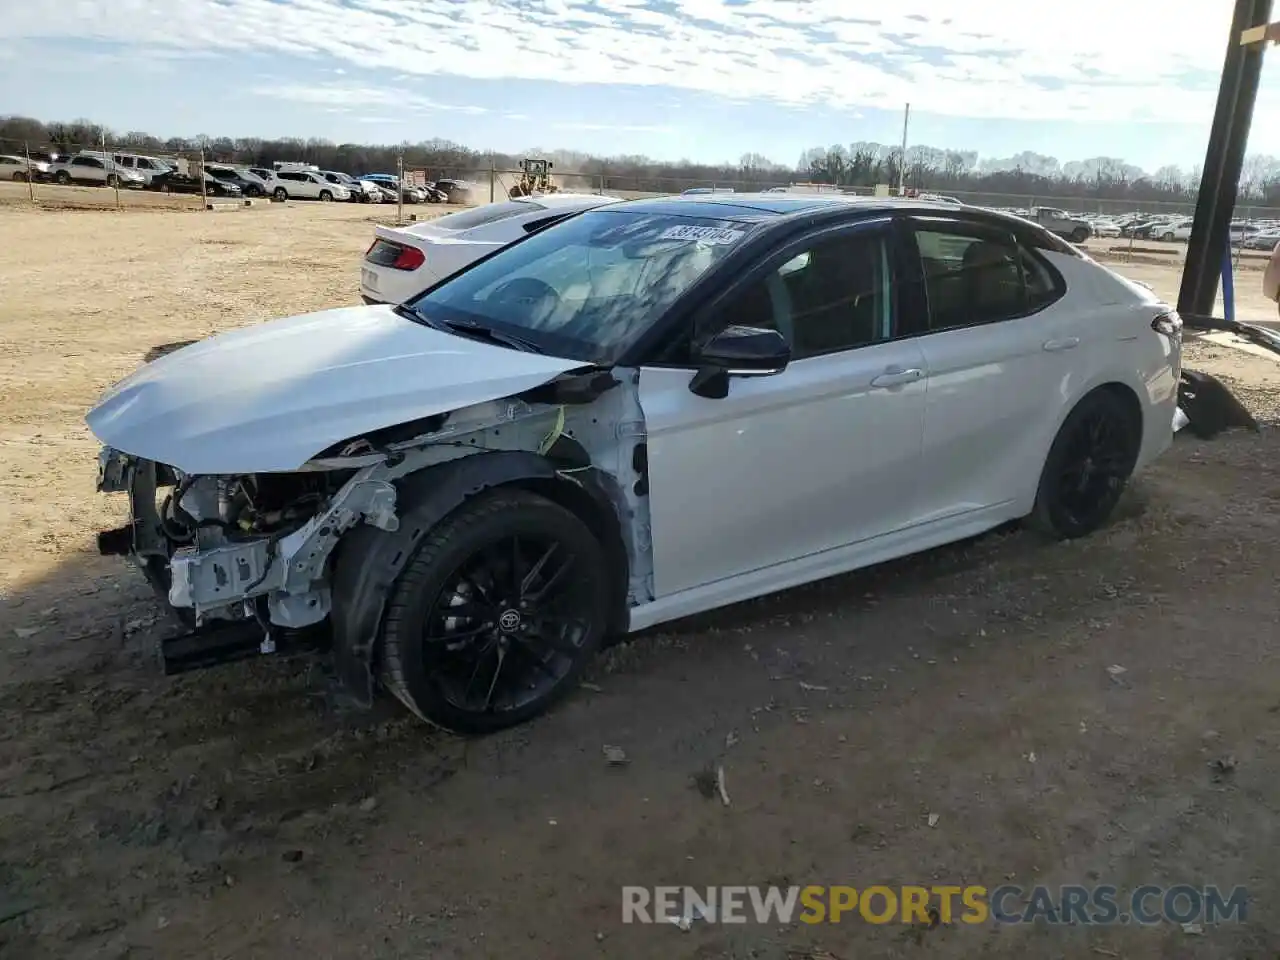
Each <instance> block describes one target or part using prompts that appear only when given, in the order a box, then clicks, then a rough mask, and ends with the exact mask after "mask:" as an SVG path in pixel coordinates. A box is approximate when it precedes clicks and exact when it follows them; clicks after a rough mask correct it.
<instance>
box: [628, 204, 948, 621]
mask: <svg viewBox="0 0 1280 960" xmlns="http://www.w3.org/2000/svg"><path fill="white" fill-rule="evenodd" d="M889 250H890V234H889V230H888V226H887V224H886V223H884V222H880V223H874V224H864V225H860V226H857V227H854V228H844V229H842V230H839V231H836V232H834V233H833V232H831V231H827V232H825V233H821V234H817V235H815V236H813V237H810V238H809V239H808V240H803V241H798V242H797V243H794V244H791V245H790V246H788V248H787V249H785V250H783V251H779V252H778V253H776V254H774V255H773V256H771V257H770V258H769V259H768V260H766V261H765V262H764V263H762V264H761V265H760V266H759V268H757V269H756V270H754V271H751V272H749V273H748V274H747V275H745V276H744V277H743V279H742V281H741V282H740V283H739V285H738V286H737V287H736V288H735V289H734V290H733V291H731V292H730V294H729V296H728V297H727V298H725V299H723V300H721V301H719V302H718V303H717V305H716V306H714V307H713V309H712V311H711V313H710V315H709V316H707V317H703V318H701V319H700V320H699V322H698V324H697V326H698V332H697V334H696V337H697V338H698V339H700V340H701V339H705V336H707V335H709V334H710V333H711V332H714V331H715V330H716V329H722V328H723V327H724V326H726V325H728V324H737V325H741V326H751V327H768V328H772V329H776V330H778V331H780V332H781V333H783V334H784V335H785V336H786V337H787V338H788V340H789V341H790V343H791V345H792V357H793V359H792V361H791V363H790V365H789V366H788V367H787V368H786V369H785V370H783V371H782V372H781V373H778V374H775V375H772V376H766V377H735V378H733V379H732V381H731V384H730V387H729V394H728V396H726V397H724V398H723V399H706V398H703V397H699V396H697V395H695V394H694V393H692V392H691V391H690V390H689V381H690V379H691V377H692V374H693V371H692V370H691V369H689V368H671V367H662V368H658V367H645V368H643V369H642V371H641V374H640V403H641V406H642V407H643V410H644V416H645V424H646V431H647V434H648V441H647V442H648V470H649V490H650V511H651V513H650V520H651V524H652V535H653V561H654V593H655V595H656V597H658V598H661V597H666V596H670V595H672V594H675V593H679V592H681V591H683V590H688V589H692V588H695V587H699V586H703V585H706V584H709V583H713V582H715V581H718V580H723V579H725V578H728V577H733V576H735V575H738V574H744V573H748V572H750V571H754V570H762V569H765V568H767V567H770V566H773V565H775V564H779V563H784V562H786V561H788V560H795V559H799V558H801V557H806V556H810V555H813V554H817V553H820V552H822V551H825V550H831V549H834V548H838V547H841V546H845V545H848V544H852V543H856V542H858V541H860V540H865V539H867V538H870V537H875V536H877V535H879V534H884V533H887V532H889V531H892V530H895V529H898V528H901V527H903V526H906V525H908V524H910V523H911V522H912V520H913V518H914V514H915V510H916V503H915V492H916V484H917V481H918V474H919V465H920V456H921V442H922V436H923V424H924V397H925V381H926V370H925V367H924V359H923V356H922V353H921V350H920V347H919V345H918V343H917V341H915V340H911V339H906V340H900V339H896V337H897V334H898V330H897V315H896V310H895V300H896V297H895V294H894V289H893V272H892V264H891V257H890V255H889Z"/></svg>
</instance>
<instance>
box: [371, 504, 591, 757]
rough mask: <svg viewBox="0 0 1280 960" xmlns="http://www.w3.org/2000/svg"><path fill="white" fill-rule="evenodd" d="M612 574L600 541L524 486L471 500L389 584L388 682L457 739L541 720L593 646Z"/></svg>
mask: <svg viewBox="0 0 1280 960" xmlns="http://www.w3.org/2000/svg"><path fill="white" fill-rule="evenodd" d="M608 569H609V568H608V564H607V562H606V557H605V553H604V550H603V549H602V547H601V545H600V542H599V541H598V540H597V539H596V537H595V535H594V534H592V532H591V531H590V529H588V527H587V526H586V525H585V524H584V523H583V522H582V520H580V519H579V518H578V517H577V516H576V515H575V514H573V513H571V512H570V511H568V510H566V509H565V508H564V507H561V506H560V505H559V504H556V503H553V502H552V501H550V500H547V499H546V498H544V497H540V496H537V495H536V494H532V493H528V492H526V491H522V490H499V491H495V492H493V493H491V494H487V495H481V496H478V497H476V498H475V499H474V500H472V501H471V502H469V503H467V504H466V505H464V506H463V507H461V508H459V509H458V511H457V512H455V513H454V514H453V515H452V516H450V517H449V518H447V519H446V520H444V521H443V522H442V523H440V524H439V525H438V526H437V527H436V528H435V529H433V530H432V531H431V532H430V533H428V534H427V535H426V536H425V537H423V539H422V541H421V544H420V546H419V547H418V550H417V553H416V554H415V556H414V557H413V559H412V560H411V561H410V562H409V565H408V566H407V567H406V568H405V571H404V573H403V574H401V576H400V579H399V580H398V581H397V583H396V586H395V588H394V592H393V594H392V598H391V603H390V606H389V612H388V614H387V620H386V627H385V630H384V634H383V674H384V678H385V681H386V683H387V686H388V687H389V688H390V689H391V691H392V692H393V693H394V694H395V695H396V696H397V697H399V698H400V700H402V701H403V702H404V703H405V705H406V706H408V707H409V708H410V709H411V710H413V712H414V713H416V714H418V715H419V716H421V717H423V718H424V719H426V720H429V721H431V722H433V723H436V724H439V725H440V726H443V727H445V728H447V729H450V730H454V731H457V732H459V733H487V732H490V731H494V730H499V729H502V728H504V727H509V726H512V725H514V724H518V723H522V722H524V721H526V720H528V719H530V718H532V717H534V716H536V715H538V714H540V713H542V712H543V711H544V710H546V709H547V708H548V707H550V706H551V705H552V704H553V703H555V702H556V701H557V700H558V699H560V698H561V697H562V696H564V694H566V693H567V692H568V691H569V690H570V689H572V687H573V686H574V684H575V683H576V681H577V679H578V677H579V676H580V675H581V673H582V670H583V668H584V667H585V666H586V664H587V663H588V662H589V661H590V659H591V657H592V655H593V654H594V653H595V651H596V650H597V649H598V647H599V645H600V641H601V638H602V637H603V635H604V632H605V628H606V624H607V614H608V609H609V607H608V602H609V601H608V598H609V595H610V591H609V574H608Z"/></svg>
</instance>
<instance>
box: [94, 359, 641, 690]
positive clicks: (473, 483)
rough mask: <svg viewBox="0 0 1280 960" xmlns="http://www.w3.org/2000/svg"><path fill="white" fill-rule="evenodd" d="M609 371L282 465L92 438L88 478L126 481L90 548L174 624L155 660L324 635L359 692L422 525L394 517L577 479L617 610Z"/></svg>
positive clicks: (623, 445)
mask: <svg viewBox="0 0 1280 960" xmlns="http://www.w3.org/2000/svg"><path fill="white" fill-rule="evenodd" d="M617 372H618V373H620V374H623V375H624V376H626V377H627V379H628V380H629V381H631V380H633V379H634V375H635V372H634V371H627V372H625V373H624V372H623V371H617ZM621 384H622V381H620V380H618V379H616V378H615V376H614V375H613V374H611V373H608V372H605V371H601V370H599V369H592V370H587V371H579V372H576V373H571V374H566V375H564V376H562V377H560V378H557V379H555V380H553V381H551V382H549V383H547V384H545V385H543V386H541V387H539V388H536V389H533V390H529V391H526V392H525V393H524V394H522V395H520V396H516V397H508V398H504V399H501V400H495V401H489V402H485V403H481V404H476V405H473V406H471V407H467V408H464V409H462V410H458V411H454V412H451V413H447V414H438V415H432V416H430V417H427V418H424V419H422V420H419V421H414V422H411V423H407V424H401V425H397V426H394V427H389V428H385V429H381V430H377V431H374V432H371V433H368V434H365V435H363V436H360V437H357V438H353V439H349V440H344V441H342V442H340V443H337V444H334V445H333V446H331V447H330V448H328V449H326V450H324V451H321V452H320V453H318V454H317V455H316V456H315V457H313V458H311V459H310V460H308V461H307V462H306V463H304V464H302V465H301V466H300V467H299V468H298V469H297V470H293V471H287V472H261V473H247V474H227V475H208V474H201V475H193V474H188V473H184V472H183V471H182V470H180V469H178V468H176V467H173V466H171V465H168V464H164V463H159V462H156V461H154V460H150V459H146V458H144V457H139V456H134V455H131V454H128V453H125V452H122V451H120V450H117V449H114V448H112V447H110V446H108V447H105V448H104V449H103V450H102V451H101V453H100V456H99V475H98V489H99V491H101V492H104V493H114V492H119V493H125V494H127V496H128V505H129V520H128V523H126V524H125V525H124V526H122V527H120V528H118V529H115V530H109V531H105V532H103V533H101V534H99V536H98V546H99V550H100V552H101V553H103V554H113V555H122V556H128V557H130V558H131V559H132V560H133V561H134V562H135V563H136V564H137V565H138V566H139V567H140V568H141V569H142V571H143V573H144V574H145V575H146V577H147V579H148V580H149V581H150V582H151V583H152V585H153V586H154V587H155V589H156V590H157V592H158V593H159V594H160V595H161V597H162V599H163V601H164V603H165V604H166V606H167V607H168V608H169V609H170V610H171V611H172V612H173V613H174V614H175V615H176V616H177V618H178V619H179V620H180V621H181V623H182V624H183V626H184V627H185V631H184V632H182V633H181V634H179V635H178V636H174V637H171V638H169V639H166V640H162V641H161V654H162V659H163V662H164V667H165V670H166V672H167V673H171V674H172V673H180V672H184V671H187V670H192V669H196V668H201V667H205V666H210V665H212V664H215V663H220V662H226V661H229V660H234V659H240V658H244V657H249V656H254V655H257V654H260V653H275V652H285V651H287V650H292V649H296V648H300V647H301V648H307V649H315V648H316V647H317V646H324V645H327V644H328V643H330V642H332V643H333V644H334V645H335V647H337V648H338V649H335V660H336V661H337V667H338V673H339V676H340V678H341V679H343V680H344V681H346V684H347V686H348V688H349V691H350V692H351V693H353V694H355V695H356V697H357V699H358V700H360V701H361V702H366V703H367V702H368V700H369V698H370V696H371V694H372V684H373V677H374V671H375V667H374V664H373V652H374V648H375V643H376V637H377V633H378V630H379V627H380V622H381V616H382V602H383V600H384V598H385V593H386V591H387V589H388V588H389V587H390V584H391V583H392V582H393V581H394V579H395V576H396V574H397V572H398V570H399V569H401V568H402V567H403V565H404V564H405V563H406V562H407V560H408V557H409V555H410V554H411V551H412V546H413V544H414V543H415V542H416V539H417V537H418V536H420V534H421V532H422V531H421V530H419V529H416V528H417V527H418V526H421V519H420V516H421V512H420V511H419V514H418V515H417V516H418V517H419V519H417V520H415V529H414V530H402V529H401V526H402V521H403V518H404V516H405V511H406V510H407V509H408V508H409V507H410V506H411V505H412V504H414V503H420V501H422V500H423V499H424V496H425V497H427V498H430V499H433V501H434V502H436V503H438V505H439V508H438V511H437V512H438V513H439V515H440V516H443V515H444V514H446V513H447V512H448V511H449V510H451V509H453V508H454V507H456V506H457V505H459V504H460V503H462V502H463V501H464V500H465V499H466V498H467V497H468V496H471V495H473V494H474V493H475V492H476V491H477V490H479V489H483V488H484V487H486V486H490V485H495V484H498V483H506V482H513V481H515V482H519V481H520V480H523V479H528V478H535V479H537V480H538V481H539V482H551V483H558V484H561V485H563V486H568V487H572V488H574V489H575V490H581V491H583V492H584V499H586V500H589V501H590V502H591V503H593V504H596V505H598V508H599V511H600V512H599V516H600V517H601V518H605V519H607V520H608V526H610V527H611V528H612V529H613V530H614V531H616V539H617V555H618V566H619V568H620V569H621V570H623V571H628V572H629V573H630V574H632V575H633V576H632V579H629V580H628V579H626V578H625V577H624V579H623V590H622V591H621V595H620V597H619V598H618V607H619V609H620V610H622V611H625V609H626V605H627V603H628V602H629V601H631V602H633V601H634V600H635V599H648V598H650V597H651V590H652V575H651V566H650V559H649V553H648V534H647V531H648V511H647V502H646V501H645V498H644V484H645V476H644V470H645V464H644V458H643V455H642V454H637V452H636V448H637V447H638V448H639V449H641V450H643V445H644V429H643V418H642V416H641V414H640V411H639V407H638V401H637V399H636V393H635V390H634V383H632V382H628V383H627V387H628V389H624V390H616V389H614V388H616V387H618V386H620V385H621ZM464 460H465V461H466V463H465V464H463V463H460V461H464ZM463 466H465V468H466V469H461V470H460V469H458V468H459V467H463ZM602 526H603V525H602ZM356 527H362V528H364V531H365V532H363V533H361V534H360V536H358V537H356V536H353V533H354V531H353V528H356ZM637 533H638V536H637ZM344 550H345V551H346V554H347V557H348V558H349V563H348V569H347V572H346V575H345V576H340V575H339V573H338V569H337V568H338V566H339V565H340V564H341V563H342V561H343V554H344ZM383 554H385V556H383ZM375 568H376V575H370V573H369V571H373V570H375ZM344 591H345V593H344ZM335 594H343V595H342V596H335Z"/></svg>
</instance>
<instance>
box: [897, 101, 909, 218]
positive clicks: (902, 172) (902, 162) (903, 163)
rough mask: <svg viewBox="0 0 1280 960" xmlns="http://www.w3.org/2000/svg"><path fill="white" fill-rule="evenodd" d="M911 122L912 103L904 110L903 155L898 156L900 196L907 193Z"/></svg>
mask: <svg viewBox="0 0 1280 960" xmlns="http://www.w3.org/2000/svg"><path fill="white" fill-rule="evenodd" d="M910 122H911V104H909V103H908V104H907V109H906V110H904V111H903V112H902V156H901V157H899V158H898V196H900V197H902V196H906V193H907V125H908V124H909V123H910Z"/></svg>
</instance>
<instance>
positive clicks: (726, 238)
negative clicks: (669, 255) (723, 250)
mask: <svg viewBox="0 0 1280 960" xmlns="http://www.w3.org/2000/svg"><path fill="white" fill-rule="evenodd" d="M742 237H743V231H741V230H729V229H726V228H724V227H695V226H693V225H692V224H682V225H681V226H676V227H667V229H666V230H664V231H662V235H661V236H660V237H659V238H658V239H660V240H695V241H697V242H699V243H712V244H730V243H737V242H738V241H739V240H741V239H742Z"/></svg>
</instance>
